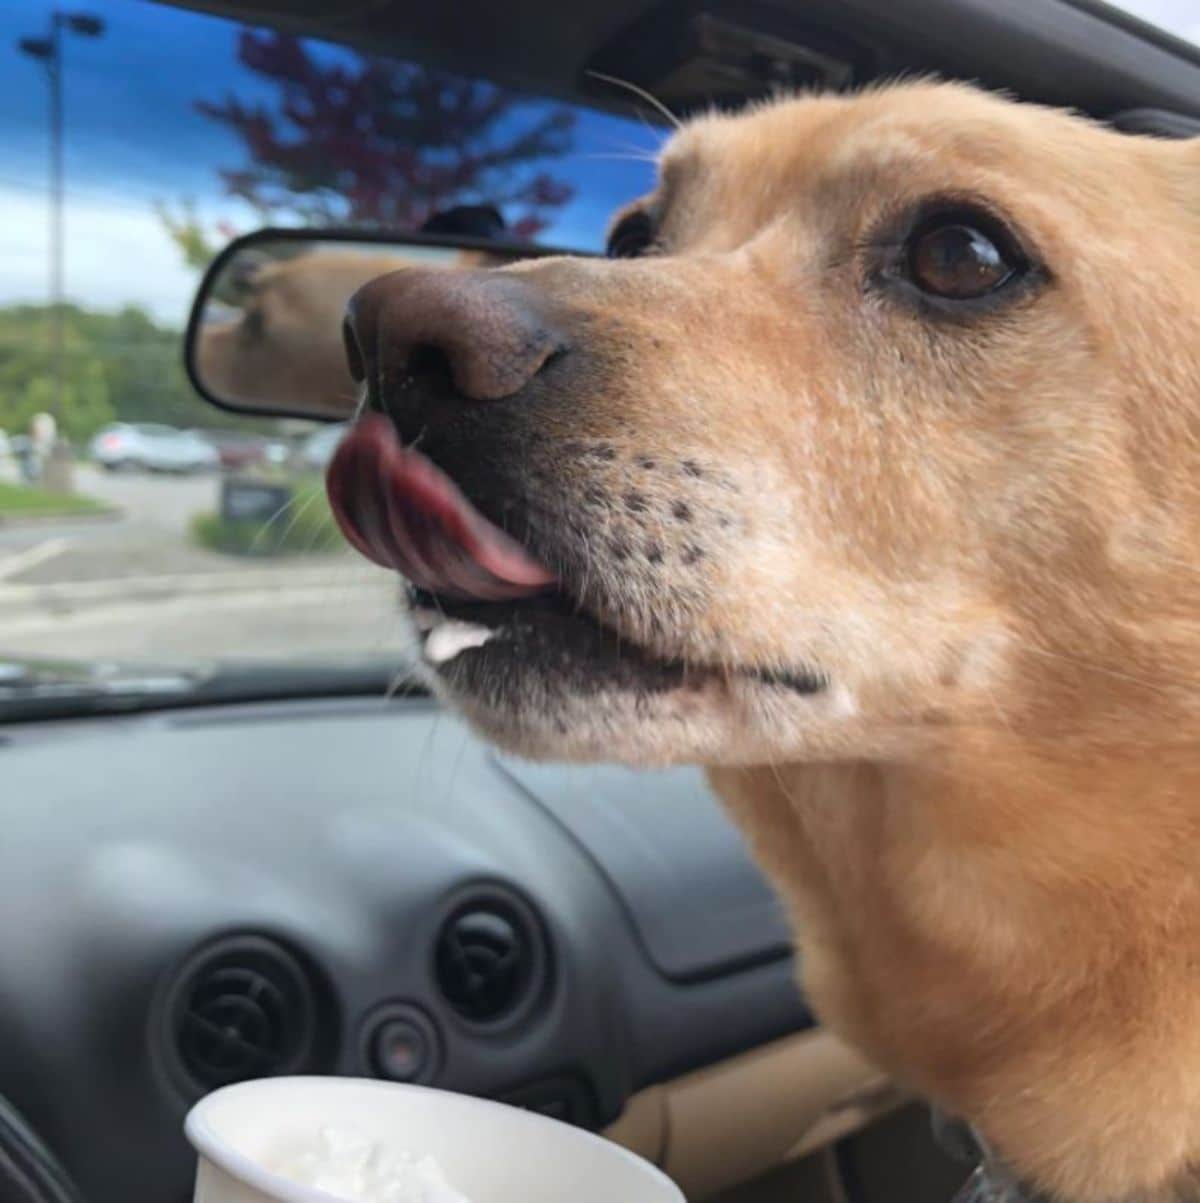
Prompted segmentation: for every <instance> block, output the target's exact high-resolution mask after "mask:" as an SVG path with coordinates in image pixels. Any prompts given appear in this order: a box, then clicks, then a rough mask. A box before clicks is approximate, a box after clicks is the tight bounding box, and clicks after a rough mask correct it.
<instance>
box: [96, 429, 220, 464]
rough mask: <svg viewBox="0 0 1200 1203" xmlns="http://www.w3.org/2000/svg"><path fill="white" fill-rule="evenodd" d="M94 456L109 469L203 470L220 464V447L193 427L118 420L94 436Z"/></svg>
mask: <svg viewBox="0 0 1200 1203" xmlns="http://www.w3.org/2000/svg"><path fill="white" fill-rule="evenodd" d="M91 454H92V459H94V460H95V461H96V463H98V464H99V465H100V466H101V467H103V468H107V469H108V470H109V471H110V472H118V471H121V470H122V469H126V468H142V469H144V470H146V471H149V472H203V471H206V470H208V469H213V468H216V467H217V466H218V465H219V463H220V456H219V455H218V454H217V449H216V448H215V447H214V446H213V445H212V444H211V443H210V442H209V441H208V440H207V439H205V438H203V437H202V436H201V435H199V434H197V433H196V432H195V431H194V430H176V429H175V428H174V427H173V426H160V425H158V424H157V423H154V422H117V423H114V424H113V425H111V426H106V427H105V428H104V429H103V430H101V431H100V432H99V433H98V434H97V435H96V437H95V438H94V439H92V448H91Z"/></svg>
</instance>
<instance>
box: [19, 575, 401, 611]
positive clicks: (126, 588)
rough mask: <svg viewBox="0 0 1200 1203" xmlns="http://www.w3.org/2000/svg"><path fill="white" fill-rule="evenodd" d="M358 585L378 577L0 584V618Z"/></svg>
mask: <svg viewBox="0 0 1200 1203" xmlns="http://www.w3.org/2000/svg"><path fill="white" fill-rule="evenodd" d="M358 584H376V585H377V584H379V581H378V578H377V576H376V573H375V572H374V571H372V570H371V569H370V568H369V567H366V566H365V565H364V569H363V571H362V572H361V575H359V574H357V573H356V574H355V575H353V576H351V575H349V574H347V573H345V572H344V571H343V572H341V573H336V574H331V573H330V572H329V570H328V568H324V569H314V568H296V569H292V570H289V571H282V572H280V571H274V572H272V571H270V570H250V571H246V572H233V571H230V572H206V573H181V574H176V575H173V576H141V577H117V578H113V579H107V580H95V581H59V582H56V583H53V584H21V583H12V584H8V583H3V582H0V616H3V615H6V614H12V613H13V612H17V613H22V614H28V613H29V612H30V611H31V610H33V611H40V612H41V613H43V614H68V613H73V612H75V611H78V610H83V609H87V608H88V607H89V606H95V605H103V604H105V603H110V602H114V601H116V602H144V601H166V600H169V599H171V598H175V597H180V596H197V595H202V596H217V595H224V594H231V593H259V592H269V591H273V590H279V589H289V588H292V589H303V588H330V587H334V586H336V587H346V588H351V587H354V586H355V585H358ZM397 588H399V586H398V585H397Z"/></svg>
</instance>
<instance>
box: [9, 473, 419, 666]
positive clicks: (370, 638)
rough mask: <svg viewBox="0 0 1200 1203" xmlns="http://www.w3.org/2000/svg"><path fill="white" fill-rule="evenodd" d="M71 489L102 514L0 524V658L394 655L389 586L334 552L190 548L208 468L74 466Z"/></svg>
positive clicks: (399, 630)
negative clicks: (105, 507)
mask: <svg viewBox="0 0 1200 1203" xmlns="http://www.w3.org/2000/svg"><path fill="white" fill-rule="evenodd" d="M76 485H77V488H78V491H79V492H80V493H82V494H85V495H87V496H90V497H93V498H96V499H97V500H100V501H103V502H106V503H108V504H110V505H112V506H113V507H115V508H116V511H117V512H116V513H115V515H114V516H110V517H103V518H87V519H78V518H66V519H61V520H55V521H46V520H39V521H37V522H32V523H22V524H16V525H5V526H0V655H10V656H21V657H36V656H44V655H50V656H53V657H54V658H60V659H61V658H80V659H86V660H97V659H114V660H121V661H131V662H162V661H164V660H178V659H182V660H208V659H212V658H225V659H237V660H242V659H258V658H264V657H265V658H275V657H286V658H288V659H290V660H296V659H301V658H309V659H322V658H326V657H336V658H339V659H344V658H346V657H348V656H364V657H365V656H381V657H382V656H394V655H396V654H397V653H399V652H402V651H403V650H404V648H405V647H406V642H407V641H406V636H405V632H404V629H403V625H402V622H401V621H400V619H399V614H398V608H397V600H398V584H397V582H396V580H395V578H394V577H393V576H391V575H390V574H388V573H386V572H383V571H381V570H379V569H375V568H373V567H372V566H371V565H369V564H367V563H365V562H363V561H362V560H361V559H360V558H359V557H357V556H355V555H354V554H353V553H351V552H350V551H349V550H348V549H347V550H345V551H343V550H340V549H339V550H337V551H335V552H333V553H331V554H322V555H311V556H293V557H285V558H247V557H241V556H230V555H222V554H218V553H216V552H213V551H208V550H206V549H204V548H201V547H197V546H195V545H194V543H193V542H192V541H191V539H190V535H189V525H190V523H191V520H192V517H193V515H195V514H196V513H198V512H201V511H204V510H214V509H215V508H216V507H217V504H218V497H219V488H220V477H219V475H217V474H205V475H199V476H182V477H174V476H161V475H151V474H141V473H128V474H126V473H120V474H110V473H107V472H103V471H101V470H99V469H97V468H94V467H92V466H89V465H79V466H78V467H77V469H76ZM279 521H280V522H286V521H288V515H286V514H283V515H280V518H279Z"/></svg>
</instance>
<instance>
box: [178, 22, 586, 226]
mask: <svg viewBox="0 0 1200 1203" xmlns="http://www.w3.org/2000/svg"><path fill="white" fill-rule="evenodd" d="M238 58H239V60H240V61H241V62H242V63H243V65H245V66H246V67H247V68H249V69H250V70H251V71H253V72H254V73H255V74H256V75H258V76H259V77H260V78H261V79H264V80H268V81H270V82H271V83H273V84H275V85H277V86H278V88H279V99H278V102H277V104H276V105H275V106H274V107H267V106H265V105H263V104H260V103H254V104H248V103H245V102H244V101H242V100H239V99H238V98H237V97H235V96H232V95H230V96H227V97H226V98H225V99H224V100H222V101H218V102H214V101H208V100H201V101H198V102H197V103H196V108H197V109H198V110H199V111H200V112H201V113H203V114H204V115H205V116H206V117H209V118H211V119H212V120H214V121H218V122H220V123H221V124H222V125H225V126H227V127H228V128H229V129H231V130H232V131H233V132H234V133H236V134H237V135H238V137H239V138H240V139H241V141H242V143H243V144H244V146H245V148H246V151H247V155H248V160H249V161H248V163H247V165H245V166H243V167H239V168H236V169H228V170H224V171H222V173H221V174H222V177H223V178H224V180H225V184H226V187H227V189H228V191H229V192H230V194H231V195H233V196H237V197H240V198H242V199H243V200H245V201H247V202H249V203H250V204H251V205H253V206H254V207H255V208H256V209H257V210H258V211H259V212H260V213H262V214H264V216H268V215H277V214H291V215H294V216H297V217H299V218H301V219H302V220H305V221H308V222H314V223H322V224H324V223H332V222H349V223H353V224H363V225H383V226H392V227H397V228H400V229H415V228H417V227H419V226H420V225H421V223H422V222H423V221H424V220H425V219H426V218H427V217H428V216H429V215H430V214H432V213H434V212H437V211H438V210H440V209H444V208H447V207H449V206H451V205H457V204H471V203H490V204H493V205H496V206H497V207H498V208H499V209H500V210H501V211H502V212H503V213H505V215H506V217H507V218H508V223H509V227H510V229H511V231H512V232H513V234H514V235H515V236H517V237H519V238H531V237H533V236H534V235H535V234H537V233H538V231H539V230H541V229H542V228H543V227H544V226H545V224H546V221H547V219H548V217H549V215H550V214H551V213H552V212H553V211H554V210H555V209H557V208H558V207H559V206H561V205H563V204H565V203H566V202H567V201H568V200H570V199H571V196H572V195H573V191H574V190H573V189H572V187H571V185H570V184H568V183H565V182H564V181H562V180H559V179H555V178H554V176H552V175H551V174H549V173H548V172H547V171H546V170H545V169H544V168H543V167H542V166H541V164H542V163H543V162H544V161H545V160H547V159H552V158H555V157H558V156H561V155H563V154H566V153H567V152H568V151H569V150H570V149H571V146H572V144H573V136H574V125H575V113H574V112H572V110H571V109H569V108H565V107H563V106H551V107H547V106H546V105H544V104H537V105H529V104H527V103H524V102H522V99H521V98H520V97H519V96H517V95H516V94H514V93H512V92H508V91H505V90H504V89H502V88H499V87H496V86H495V85H493V84H489V83H484V82H480V81H476V80H469V79H464V78H462V77H461V76H457V75H452V74H450V73H448V72H445V71H440V70H436V69H434V68H431V67H424V66H420V65H418V64H414V63H405V62H400V61H398V60H392V59H383V58H374V57H370V56H366V55H351V54H344V55H340V56H338V57H337V58H332V59H330V60H328V61H319V60H318V59H317V58H315V57H314V56H313V54H312V52H311V51H310V50H309V48H308V47H307V46H306V45H305V44H304V43H303V42H302V41H301V40H300V39H298V38H295V37H292V36H291V35H289V34H283V33H276V32H273V31H267V30H255V29H247V30H244V31H243V32H242V34H241V36H240V40H239V44H238Z"/></svg>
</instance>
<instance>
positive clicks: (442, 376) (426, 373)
mask: <svg viewBox="0 0 1200 1203" xmlns="http://www.w3.org/2000/svg"><path fill="white" fill-rule="evenodd" d="M405 371H406V372H407V374H408V375H409V376H411V377H413V378H418V377H419V378H421V379H424V380H439V381H443V382H446V383H449V382H450V381H451V380H452V379H453V375H454V374H453V372H452V370H451V367H450V360H449V358H448V357H447V355H446V352H445V351H443V350H442V349H441V347H438V346H435V345H434V344H433V343H418V344H417V345H416V346H415V347H413V349H412V350H411V351H410V352H409V355H408V362H407V363H406V364H405Z"/></svg>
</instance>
